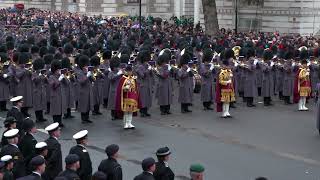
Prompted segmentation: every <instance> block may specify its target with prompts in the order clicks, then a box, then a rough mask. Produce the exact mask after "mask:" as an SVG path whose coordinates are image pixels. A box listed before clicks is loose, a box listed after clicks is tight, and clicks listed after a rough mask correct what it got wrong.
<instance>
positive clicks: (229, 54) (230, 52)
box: [224, 49, 234, 59]
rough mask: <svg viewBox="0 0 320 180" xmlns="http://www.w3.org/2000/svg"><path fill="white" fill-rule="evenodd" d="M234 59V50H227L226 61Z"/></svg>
mask: <svg viewBox="0 0 320 180" xmlns="http://www.w3.org/2000/svg"><path fill="white" fill-rule="evenodd" d="M233 57H234V52H233V50H232V49H226V50H225V51H224V59H230V58H233Z"/></svg>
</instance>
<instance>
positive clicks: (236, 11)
mask: <svg viewBox="0 0 320 180" xmlns="http://www.w3.org/2000/svg"><path fill="white" fill-rule="evenodd" d="M235 13H236V15H235V16H236V17H235V18H236V22H235V33H236V34H237V33H238V0H235Z"/></svg>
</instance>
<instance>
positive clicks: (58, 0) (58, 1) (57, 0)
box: [54, 0, 62, 11]
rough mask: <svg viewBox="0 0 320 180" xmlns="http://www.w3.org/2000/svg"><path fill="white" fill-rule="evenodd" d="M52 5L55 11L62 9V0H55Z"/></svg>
mask: <svg viewBox="0 0 320 180" xmlns="http://www.w3.org/2000/svg"><path fill="white" fill-rule="evenodd" d="M54 7H55V10H56V11H61V10H62V1H61V0H55V2H54Z"/></svg>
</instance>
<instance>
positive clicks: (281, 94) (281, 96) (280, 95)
mask: <svg viewBox="0 0 320 180" xmlns="http://www.w3.org/2000/svg"><path fill="white" fill-rule="evenodd" d="M279 99H280V100H283V99H284V97H283V93H282V91H279Z"/></svg>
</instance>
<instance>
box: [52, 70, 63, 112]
mask: <svg viewBox="0 0 320 180" xmlns="http://www.w3.org/2000/svg"><path fill="white" fill-rule="evenodd" d="M61 84H62V82H61V81H59V75H56V74H53V75H51V76H50V77H49V87H50V115H52V116H54V115H62V114H65V113H66V112H67V111H66V110H67V107H66V105H67V104H66V95H65V92H64V91H63V90H62V85H61Z"/></svg>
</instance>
